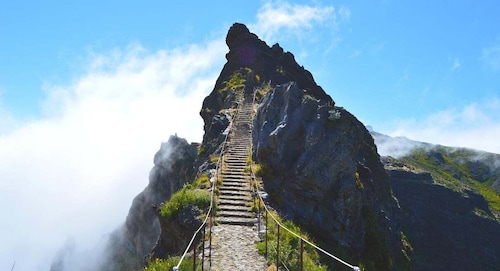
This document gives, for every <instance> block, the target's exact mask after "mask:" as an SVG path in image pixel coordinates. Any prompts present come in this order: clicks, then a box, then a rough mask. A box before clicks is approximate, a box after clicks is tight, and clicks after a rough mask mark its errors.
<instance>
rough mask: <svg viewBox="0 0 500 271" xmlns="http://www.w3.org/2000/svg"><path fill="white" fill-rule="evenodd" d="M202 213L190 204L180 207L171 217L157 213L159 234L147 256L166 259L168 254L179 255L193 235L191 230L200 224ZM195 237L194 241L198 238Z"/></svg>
mask: <svg viewBox="0 0 500 271" xmlns="http://www.w3.org/2000/svg"><path fill="white" fill-rule="evenodd" d="M203 214H204V212H203V211H202V210H200V209H199V208H197V207H196V206H192V205H188V206H186V207H184V208H182V209H181V210H180V211H179V214H178V215H176V216H174V217H172V218H170V217H164V216H162V215H161V214H160V213H158V221H159V222H160V225H161V234H160V237H159V238H158V241H157V242H156V244H155V246H154V248H153V250H152V251H151V253H150V254H149V255H148V258H149V259H155V258H159V259H166V258H167V257H169V256H173V255H181V254H182V253H183V252H184V250H185V249H186V247H187V246H188V244H189V241H190V240H191V238H192V237H193V232H196V230H198V228H199V227H200V225H201V224H202V219H201V217H202V216H203ZM197 238H198V239H197V240H195V242H197V241H198V240H199V236H198V237H197Z"/></svg>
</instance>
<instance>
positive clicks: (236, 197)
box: [219, 194, 252, 202]
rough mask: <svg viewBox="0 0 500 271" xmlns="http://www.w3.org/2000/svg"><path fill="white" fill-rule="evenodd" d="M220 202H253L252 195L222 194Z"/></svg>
mask: <svg viewBox="0 0 500 271" xmlns="http://www.w3.org/2000/svg"><path fill="white" fill-rule="evenodd" d="M219 200H228V201H231V200H233V201H246V202H251V201H252V195H224V194H220V195H219Z"/></svg>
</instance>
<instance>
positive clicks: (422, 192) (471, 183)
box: [374, 133, 500, 271]
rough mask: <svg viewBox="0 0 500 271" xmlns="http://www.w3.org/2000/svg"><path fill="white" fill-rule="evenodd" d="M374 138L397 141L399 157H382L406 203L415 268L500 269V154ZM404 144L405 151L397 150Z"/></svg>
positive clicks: (403, 220) (404, 213) (389, 143)
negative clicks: (497, 187) (499, 194)
mask: <svg viewBox="0 0 500 271" xmlns="http://www.w3.org/2000/svg"><path fill="white" fill-rule="evenodd" d="M374 138H375V140H376V142H377V144H380V145H383V144H385V145H386V147H388V146H396V147H397V148H396V147H393V148H392V150H393V151H395V152H394V153H395V154H398V159H395V158H392V157H382V160H383V162H384V166H385V168H386V170H387V172H388V173H389V176H390V180H391V185H392V188H393V191H394V195H395V196H396V197H397V198H398V200H399V204H400V206H401V209H402V215H401V225H402V227H403V229H404V232H405V234H406V237H407V240H408V241H409V242H410V243H411V245H412V250H413V254H412V266H413V268H414V270H429V271H430V270H448V269H451V270H498V266H500V253H499V251H498V244H499V243H500V212H499V211H500V210H498V208H499V206H498V202H499V201H498V200H499V199H500V197H499V196H498V192H497V191H498V190H495V189H496V184H497V183H498V179H499V178H500V163H499V161H500V155H498V154H492V153H485V152H481V151H476V150H471V149H463V148H450V147H444V146H437V145H432V144H427V143H421V142H414V141H413V142H411V141H410V140H408V139H406V140H404V144H401V143H403V141H402V140H401V139H393V138H391V137H388V136H385V135H381V134H377V133H374ZM381 139H382V140H381ZM405 146H411V148H407V147H405ZM402 147H404V148H407V150H406V151H405V152H404V153H403V152H400V151H398V150H397V149H398V148H399V150H401V148H402ZM387 154H390V153H387ZM495 199H496V203H495Z"/></svg>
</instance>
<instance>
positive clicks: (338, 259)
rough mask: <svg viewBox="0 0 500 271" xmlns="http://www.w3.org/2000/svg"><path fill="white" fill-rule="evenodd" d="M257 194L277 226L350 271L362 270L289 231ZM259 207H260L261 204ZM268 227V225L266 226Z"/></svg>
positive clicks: (251, 169) (253, 176)
mask: <svg viewBox="0 0 500 271" xmlns="http://www.w3.org/2000/svg"><path fill="white" fill-rule="evenodd" d="M250 172H251V177H252V179H253V180H254V185H257V183H256V181H255V179H256V178H255V174H254V172H253V168H252V167H250ZM255 194H257V195H258V197H259V199H260V201H261V202H262V205H263V206H264V209H265V211H266V213H267V214H268V215H269V216H271V218H272V219H273V220H274V222H275V223H276V225H278V226H279V227H280V228H283V229H285V230H286V231H288V232H289V233H291V234H292V235H293V236H295V237H297V238H299V239H300V240H302V241H303V242H305V243H307V244H309V245H310V246H312V247H314V248H315V249H317V250H319V251H321V252H322V253H323V254H325V255H327V256H329V257H330V258H332V259H334V260H336V261H338V262H340V263H342V264H343V265H345V266H347V267H349V268H350V269H352V270H354V271H360V270H361V269H360V268H359V267H358V266H355V265H352V264H350V263H348V262H346V261H344V260H342V259H340V258H339V257H337V256H335V255H333V254H331V253H330V252H328V251H326V250H324V249H322V248H321V247H319V246H317V245H315V244H314V243H312V242H311V241H309V240H307V239H305V238H304V237H302V236H301V235H299V234H297V233H295V232H293V231H292V230H290V229H288V228H287V227H285V226H284V225H283V224H281V223H280V222H279V221H278V220H277V219H276V217H274V215H273V214H272V213H271V211H270V210H269V208H268V207H267V205H266V203H265V202H264V199H263V198H262V196H261V195H260V193H258V192H257V193H255ZM259 205H260V204H259ZM266 227H267V225H266ZM276 268H277V267H276Z"/></svg>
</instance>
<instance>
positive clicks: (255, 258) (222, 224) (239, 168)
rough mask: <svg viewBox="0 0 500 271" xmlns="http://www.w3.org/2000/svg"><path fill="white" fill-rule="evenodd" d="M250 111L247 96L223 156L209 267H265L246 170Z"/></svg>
mask: <svg viewBox="0 0 500 271" xmlns="http://www.w3.org/2000/svg"><path fill="white" fill-rule="evenodd" d="M252 114H253V104H252V102H251V98H250V99H247V101H246V102H244V103H243V104H242V105H241V106H240V108H239V112H238V114H237V115H236V118H235V119H234V122H233V127H232V131H231V134H230V137H229V141H228V146H227V151H226V153H225V154H224V156H223V161H222V167H221V175H222V184H221V185H219V186H218V188H219V197H218V199H217V200H218V202H217V204H218V207H217V208H218V210H217V215H216V218H215V219H216V222H217V224H216V225H215V226H214V227H213V228H212V231H213V234H212V239H213V243H212V256H211V257H212V259H213V262H211V264H210V270H211V271H212V270H213V271H233V270H266V269H267V264H266V259H265V258H264V256H262V255H259V254H258V253H257V248H256V243H257V242H259V241H260V238H259V236H258V233H257V230H256V227H254V225H255V224H256V222H257V219H256V217H255V213H254V212H252V210H251V205H252V202H253V199H252V189H251V184H250V183H251V181H250V180H251V178H250V173H249V172H247V171H246V170H245V169H246V167H247V156H248V155H249V152H250V148H251V142H252V133H251V132H252V117H253V116H252Z"/></svg>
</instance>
